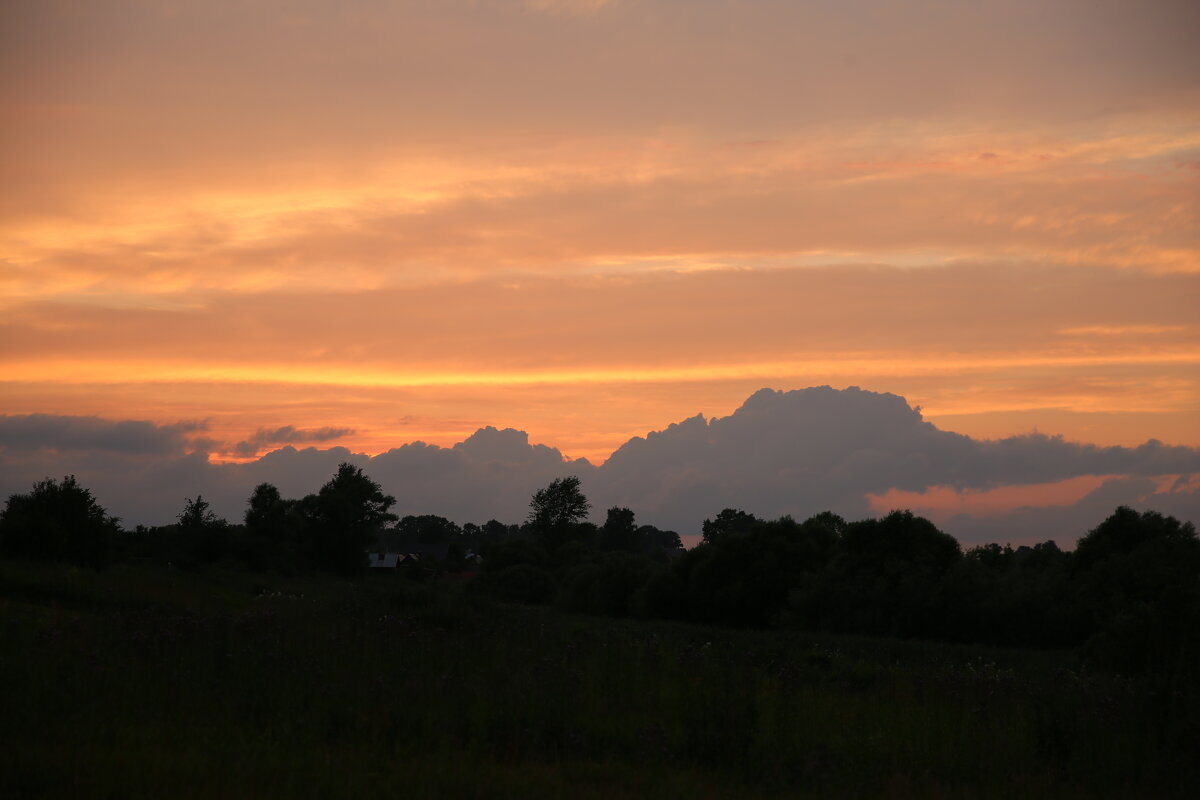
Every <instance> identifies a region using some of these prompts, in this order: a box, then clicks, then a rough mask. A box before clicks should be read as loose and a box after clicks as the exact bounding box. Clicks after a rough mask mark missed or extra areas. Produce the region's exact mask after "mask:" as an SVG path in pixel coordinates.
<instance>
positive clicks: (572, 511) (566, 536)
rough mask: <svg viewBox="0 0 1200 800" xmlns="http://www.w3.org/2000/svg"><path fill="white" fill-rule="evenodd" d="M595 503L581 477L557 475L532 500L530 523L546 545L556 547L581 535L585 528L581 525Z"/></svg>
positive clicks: (530, 504)
mask: <svg viewBox="0 0 1200 800" xmlns="http://www.w3.org/2000/svg"><path fill="white" fill-rule="evenodd" d="M591 507H592V504H591V503H589V502H588V499H587V498H586V497H584V496H583V492H582V491H580V489H579V478H577V477H575V476H574V475H571V476H569V477H566V478H556V479H555V480H553V481H551V482H550V485H549V486H547V487H546V488H545V489H539V490H538V491H537V493H536V494H534V495H533V499H532V500H530V501H529V516H528V518H527V520H526V524H527V525H528V526H529V528H530V530H531V531H533V533H534V535H535V536H536V537H537V538H538V540H539V541H541V543H542V544H543V545H544V546H545V547H547V548H548V549H551V550H553V549H554V548H556V547H559V546H560V545H562V544H565V543H566V542H567V541H569V540H571V539H572V538H579V537H580V535H581V534H582V533H583V531H582V529H580V527H579V525H580V523H582V522H583V521H584V520H586V519H587V515H588V511H589V510H591Z"/></svg>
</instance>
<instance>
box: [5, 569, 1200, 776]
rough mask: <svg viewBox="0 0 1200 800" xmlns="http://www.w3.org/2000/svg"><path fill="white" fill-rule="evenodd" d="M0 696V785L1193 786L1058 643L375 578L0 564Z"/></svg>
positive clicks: (1166, 717)
mask: <svg viewBox="0 0 1200 800" xmlns="http://www.w3.org/2000/svg"><path fill="white" fill-rule="evenodd" d="M0 686H2V687H3V695H2V696H0V697H2V701H0V702H2V704H3V705H2V707H0V712H2V713H0V740H2V745H3V746H2V749H0V753H2V755H0V795H2V796H5V797H52V796H67V795H74V796H82V797H130V798H136V797H163V796H173V797H189V796H194V797H212V796H218V795H220V796H246V797H373V796H389V797H395V796H401V797H446V796H459V797H521V798H528V797H561V796H563V795H565V794H568V793H569V794H572V795H578V796H582V797H643V796H662V797H678V796H690V797H738V796H745V797H762V796H772V795H778V796H787V797H804V796H813V797H816V796H828V795H830V794H835V795H838V796H896V797H902V796H910V795H916V796H922V795H928V794H933V793H941V794H944V795H946V796H955V797H969V796H977V797H999V796H1010V795H1020V796H1022V797H1039V796H1041V797H1064V796H1067V797H1069V796H1088V797H1091V796H1129V797H1134V796H1146V795H1154V796H1172V795H1177V796H1189V795H1191V794H1193V793H1194V792H1195V790H1196V789H1197V787H1200V779H1198V778H1200V768H1198V767H1197V764H1196V763H1195V760H1194V755H1195V753H1196V752H1200V749H1192V748H1193V746H1194V745H1196V744H1197V743H1198V742H1200V739H1198V734H1197V717H1196V714H1195V713H1194V712H1195V710H1196V698H1195V696H1194V695H1190V696H1180V697H1174V698H1170V701H1171V702H1170V703H1169V704H1164V703H1163V702H1161V700H1162V698H1156V697H1155V695H1154V692H1153V687H1148V686H1145V685H1142V684H1140V683H1137V682H1133V681H1127V680H1123V679H1120V678H1117V677H1114V676H1104V675H1095V674H1089V673H1086V672H1080V671H1078V670H1077V669H1076V668H1075V662H1074V660H1073V657H1072V656H1071V655H1070V654H1066V653H1057V652H1050V653H1046V652H1024V651H1009V650H999V649H988V650H980V649H977V648H975V649H972V648H966V647H956V646H948V645H940V644H938V645H934V644H926V643H913V642H890V641H882V640H871V639H856V638H847V637H830V636H819V637H816V636H805V635H802V634H797V633H794V632H787V633H772V632H747V631H728V630H722V629H714V628H701V627H692V626H685V625H676V624H666V623H647V622H632V621H618V620H608V619H593V618H586V617H579V616H570V615H564V614H561V613H558V612H555V611H552V610H548V609H538V608H527V607H522V606H495V605H490V604H487V603H486V602H484V601H482V600H480V599H478V598H476V597H474V596H473V595H472V593H471V592H470V591H469V590H467V589H466V588H465V587H464V586H462V585H459V584H432V585H418V584H411V583H407V582H404V581H402V580H393V579H390V578H385V579H376V578H372V579H370V580H365V581H362V582H357V583H355V582H345V581H336V580H331V579H320V580H316V579H314V580H306V579H292V580H285V579H281V578H275V577H272V578H263V577H261V576H259V577H256V576H253V575H248V574H242V573H222V572H209V573H187V572H179V571H166V570H159V569H156V568H138V567H129V566H124V567H120V568H116V569H113V570H112V571H110V572H107V573H95V572H90V571H79V570H73V569H70V568H64V567H43V566H33V565H24V564H17V563H13V562H7V563H0ZM1180 704H1182V706H1181V705H1180Z"/></svg>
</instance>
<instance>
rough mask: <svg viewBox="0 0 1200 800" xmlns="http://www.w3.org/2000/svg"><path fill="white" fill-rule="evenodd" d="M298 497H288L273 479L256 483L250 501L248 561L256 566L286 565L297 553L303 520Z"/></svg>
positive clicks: (248, 502) (246, 520) (247, 541)
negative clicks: (288, 498)
mask: <svg viewBox="0 0 1200 800" xmlns="http://www.w3.org/2000/svg"><path fill="white" fill-rule="evenodd" d="M296 505H297V504H296V501H295V500H287V499H284V498H283V497H282V496H281V495H280V494H279V489H277V488H275V487H274V486H272V485H271V484H269V483H260V484H259V485H258V486H256V487H254V493H253V494H251V495H250V499H249V500H248V501H247V505H246V516H245V522H246V543H245V548H246V552H245V556H246V561H247V563H248V564H249V565H250V566H251V567H253V568H255V569H265V568H266V567H268V566H274V567H285V566H287V565H289V564H291V563H292V561H293V559H294V557H295V543H296V542H295V539H296V531H297V529H298V528H299V527H300V520H299V518H298V516H297V513H296Z"/></svg>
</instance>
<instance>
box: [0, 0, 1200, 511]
mask: <svg viewBox="0 0 1200 800" xmlns="http://www.w3.org/2000/svg"><path fill="white" fill-rule="evenodd" d="M0 30H3V34H0V36H2V37H3V38H2V40H0V44H2V45H3V46H2V47H0V76H2V77H0V98H2V99H0V125H2V128H0V130H2V133H0V178H2V179H3V181H4V184H5V186H6V191H5V192H4V196H3V197H2V198H0V413H4V414H9V415H28V414H56V415H72V416H84V417H90V416H95V417H102V418H105V419H113V420H119V419H136V420H148V421H152V422H154V423H156V424H171V423H176V422H180V421H193V422H196V423H198V424H199V425H200V426H201V427H198V428H196V429H195V431H193V432H192V433H189V434H188V436H189V437H191V438H190V439H189V441H194V444H195V447H196V448H198V449H199V450H203V451H204V452H207V453H209V454H210V458H211V459H213V460H214V462H217V461H222V460H246V459H248V458H250V457H251V455H248V453H255V454H258V453H260V452H261V453H266V452H268V451H269V450H271V449H272V448H273V447H274V446H275V444H273V443H271V442H269V441H267V440H266V439H263V438H262V437H261V436H260V437H259V438H260V439H261V450H260V451H254V450H253V449H252V447H251V445H245V444H243V446H242V447H241V450H237V448H236V447H235V443H239V442H241V443H245V442H251V443H253V442H257V441H259V439H254V436H255V435H256V434H255V432H256V431H259V430H264V429H277V428H281V427H283V426H294V427H295V428H296V429H299V430H318V429H320V430H326V429H327V430H337V431H341V432H343V433H340V434H339V435H338V436H337V437H335V438H329V439H327V440H325V443H324V444H321V445H320V446H332V445H334V444H336V445H338V446H344V447H347V448H350V449H351V450H354V451H355V452H360V453H367V454H378V453H382V452H386V451H387V450H389V449H391V448H395V447H399V446H401V445H403V444H405V443H408V442H412V441H416V440H422V441H426V442H429V443H431V444H438V445H443V446H450V445H453V444H454V443H456V442H459V441H463V440H464V439H465V438H466V437H467V436H470V434H471V433H472V432H473V431H475V430H476V429H477V428H479V427H482V426H486V425H496V426H499V427H515V428H518V429H520V430H523V431H526V432H528V433H529V434H530V436H531V437H532V441H534V442H539V443H544V444H547V445H550V446H553V447H557V448H559V449H560V450H562V452H563V453H564V454H566V455H568V456H570V457H586V458H588V459H589V460H591V461H592V462H593V463H600V462H603V461H604V460H605V459H606V458H608V456H609V455H610V454H611V453H612V452H613V451H614V450H615V449H617V448H618V447H620V446H621V445H622V443H624V442H625V441H627V440H628V439H629V438H630V437H632V436H636V435H643V434H645V433H646V432H647V431H651V430H657V429H661V428H663V427H665V426H666V425H667V424H668V423H671V422H676V421H679V420H681V419H684V418H686V417H689V416H691V415H694V414H696V413H700V412H702V413H704V414H706V415H708V416H710V417H712V416H725V415H728V414H730V413H732V412H733V411H734V410H735V409H736V408H737V407H738V406H739V405H740V404H741V402H742V401H743V400H744V399H745V398H746V397H747V396H748V395H749V394H750V393H752V392H753V391H754V390H756V389H758V388H761V387H763V386H772V387H775V388H778V389H796V388H801V387H805V386H816V385H823V384H828V385H832V386H834V387H837V388H844V387H847V386H861V387H863V388H864V389H869V390H874V391H879V392H892V393H896V394H901V395H903V396H904V397H905V398H906V399H907V400H908V402H909V403H911V404H912V405H914V406H921V408H922V410H923V413H924V416H925V419H927V420H928V421H931V422H933V423H935V424H937V425H938V426H939V427H940V428H942V429H944V430H951V431H958V432H961V433H964V434H968V435H970V436H973V437H976V438H1002V437H1006V436H1014V435H1020V434H1026V433H1029V432H1031V431H1034V430H1037V431H1040V432H1042V433H1047V434H1062V435H1063V436H1065V437H1066V438H1067V439H1070V440H1077V441H1086V442H1090V443H1094V444H1098V445H1116V444H1121V445H1127V446H1133V445H1137V444H1140V443H1141V442H1144V441H1146V440H1147V439H1151V438H1155V439H1159V440H1161V441H1163V442H1165V443H1168V444H1175V445H1187V446H1192V447H1195V446H1200V323H1197V321H1196V320H1197V315H1196V309H1197V307H1200V306H1198V301H1200V81H1198V80H1197V79H1198V77H1200V59H1197V57H1196V55H1195V53H1196V48H1195V41H1196V39H1195V33H1196V32H1197V30H1200V17H1198V12H1197V10H1196V7H1195V5H1194V4H1189V3H1182V2H1168V1H1167V0H1162V2H1151V3H1132V2H1129V3H1126V2H1114V3H1105V4H1100V5H1099V6H1097V5H1096V4H1093V3H1085V2H1082V0H1081V1H1080V2H1074V0H1071V1H1070V2H1063V3H1055V4H1052V7H1047V6H1046V5H1045V4H1042V3H1034V2H1016V3H1010V2H1005V3H978V4H967V5H962V4H939V3H934V4H931V5H929V7H928V8H926V7H925V6H922V8H921V10H920V11H918V10H916V9H909V8H907V7H906V6H905V4H891V3H879V2H865V1H864V2H850V3H845V4H825V3H792V2H782V1H780V2H774V1H772V0H766V1H764V2H761V3H757V2H756V3H723V2H722V3H717V2H706V1H705V2H696V3H669V2H657V1H655V0H645V1H644V2H642V1H639V0H612V1H611V2H604V1H603V0H592V1H588V0H580V1H579V2H566V1H561V2H553V1H551V0H545V1H544V2H543V1H539V2H521V1H520V0H512V1H511V2H509V1H506V0H494V1H489V2H483V3H477V2H456V1H450V2H444V3H435V4H429V3H408V2H399V3H396V2H375V0H369V1H368V2H363V3H355V4H353V5H343V4H335V3H323V2H315V1H314V2H304V3H297V4H286V3H285V4H278V3H254V4H242V3H237V4H234V3H228V2H204V3H199V2H197V3H189V2H183V3H177V2H144V1H143V2H133V0H128V1H127V0H117V1H116V2H106V3H101V4H79V3H71V2H65V0H64V1H63V2H59V1H58V0H40V1H39V2H24V1H23V0H22V1H21V2H13V3H8V4H6V5H5V8H4V9H3V11H0ZM247 448H250V449H247ZM235 451H236V452H235ZM237 453H240V455H238V454H237ZM33 477H35V478H36V477H40V476H36V475H35V476H33ZM1072 480H1073V481H1074V482H1072V481H1067V482H1066V483H1064V484H1061V485H1058V488H1056V489H1055V490H1054V491H1059V492H1066V494H1064V495H1063V496H1064V497H1066V496H1067V495H1070V496H1071V497H1076V499H1077V496H1082V494H1086V493H1087V491H1090V490H1091V489H1094V488H1096V486H1098V485H1099V483H1097V481H1100V480H1101V477H1098V476H1092V477H1087V478H1083V477H1081V478H1078V479H1072ZM1068 489H1069V491H1068ZM896 491H897V492H898V491H899V490H896ZM942 491H943V490H941V489H933V488H931V489H930V490H929V492H928V493H926V494H920V495H919V496H918V494H913V493H908V494H903V493H901V494H895V493H893V494H884V495H882V497H883V498H887V499H886V502H885V504H886V503H891V502H901V501H904V502H908V501H910V500H911V501H912V502H913V503H914V504H916V505H920V504H921V503H925V504H927V505H930V507H931V508H933V507H937V508H944V509H949V508H951V507H954V508H959V509H960V510H962V511H964V512H971V513H974V512H975V511H980V510H981V509H982V510H984V511H986V510H987V509H991V508H992V507H993V506H996V507H1001V506H1002V507H1014V506H1016V505H1019V504H1021V503H1022V502H1025V500H1023V499H1022V498H1025V497H1026V495H1028V494H1029V492H1030V491H1033V490H1028V491H1027V490H1025V489H1019V488H1018V487H1010V488H1004V489H997V490H995V492H993V493H991V494H989V495H986V496H982V495H980V496H974V497H971V498H963V497H960V496H958V495H955V496H953V497H951V496H950V495H945V494H942V493H939V492H942ZM947 491H948V490H947ZM1038 491H1039V492H1040V491H1041V490H1038ZM1046 491H1050V490H1046ZM1038 496H1039V497H1041V496H1042V495H1038ZM1046 496H1047V497H1048V496H1049V495H1046ZM1055 496H1057V495H1055ZM1044 500H1045V498H1043V501H1044ZM1043 501H1039V502H1043ZM879 502H884V501H883V500H880V501H879ZM1045 502H1049V501H1045ZM916 505H914V507H916ZM985 506H986V508H985ZM981 513H982V511H981Z"/></svg>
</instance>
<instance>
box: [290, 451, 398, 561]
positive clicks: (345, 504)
mask: <svg viewBox="0 0 1200 800" xmlns="http://www.w3.org/2000/svg"><path fill="white" fill-rule="evenodd" d="M395 503H396V498H394V497H392V496H391V495H386V494H384V493H383V490H382V489H380V488H379V484H377V483H376V482H375V481H373V480H371V479H370V478H368V477H367V476H366V475H364V474H363V471H362V469H361V468H360V467H356V466H354V465H353V464H347V463H345V462H343V463H341V464H339V465H338V469H337V473H336V474H334V476H333V478H331V479H330V480H329V482H328V483H326V484H325V485H324V486H322V487H321V489H320V491H318V492H317V493H316V494H310V495H309V496H308V497H305V498H304V500H302V501H301V507H302V513H303V515H304V519H305V526H304V528H305V530H304V538H305V541H304V546H305V550H306V554H307V555H308V558H309V560H310V563H311V564H312V565H313V566H316V567H318V568H320V569H328V570H332V571H334V572H340V573H342V574H345V575H353V574H355V573H358V572H361V571H362V570H363V569H364V568H365V567H366V563H367V556H366V548H367V546H368V545H370V544H372V543H373V542H374V541H375V540H376V538H377V536H378V534H379V531H380V529H381V528H383V526H384V525H385V524H386V523H388V522H395V521H396V515H395V514H392V513H390V512H389V511H388V509H390V508H391V507H392V506H393V505H395Z"/></svg>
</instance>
